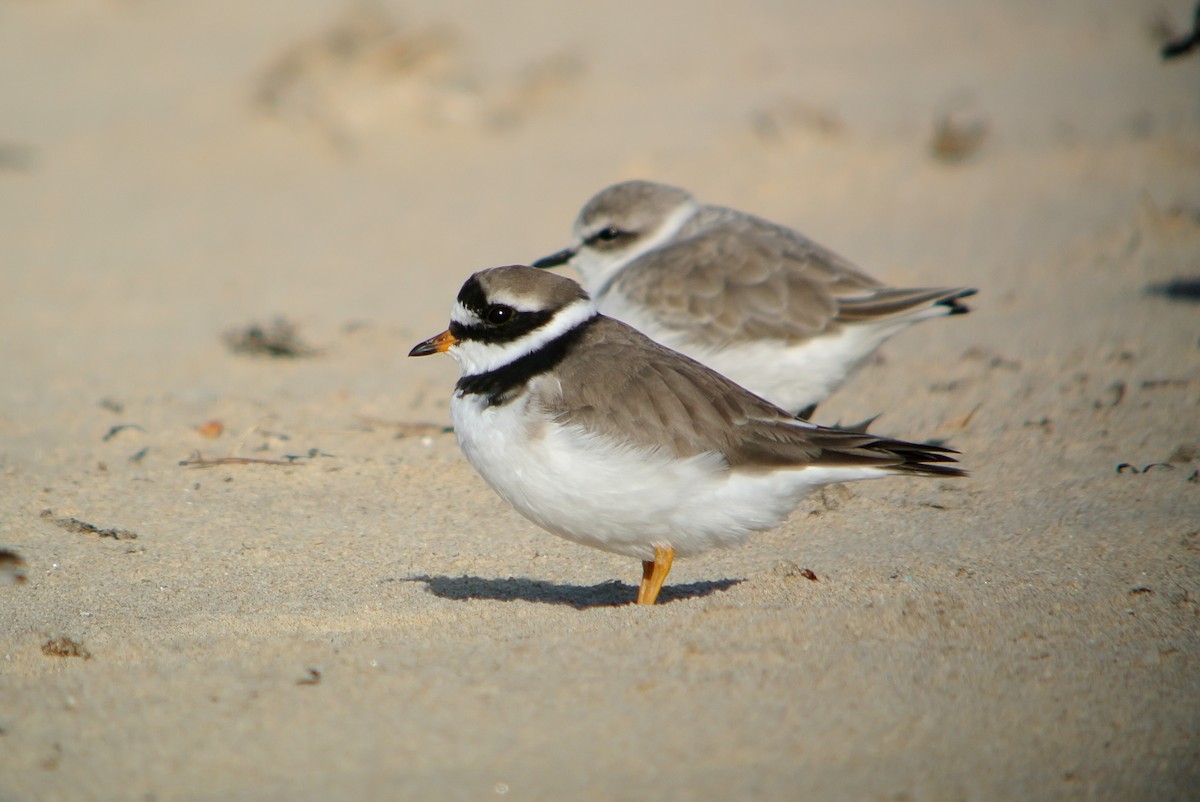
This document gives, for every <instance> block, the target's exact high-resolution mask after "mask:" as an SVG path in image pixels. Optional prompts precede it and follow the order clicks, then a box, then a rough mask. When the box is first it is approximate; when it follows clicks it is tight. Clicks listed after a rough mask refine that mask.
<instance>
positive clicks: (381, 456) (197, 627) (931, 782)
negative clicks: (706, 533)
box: [0, 0, 1200, 800]
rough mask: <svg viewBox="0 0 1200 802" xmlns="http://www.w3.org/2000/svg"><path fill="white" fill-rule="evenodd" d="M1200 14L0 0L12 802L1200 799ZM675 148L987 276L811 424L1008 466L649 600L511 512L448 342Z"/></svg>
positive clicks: (4, 507) (869, 489) (660, 170)
mask: <svg viewBox="0 0 1200 802" xmlns="http://www.w3.org/2000/svg"><path fill="white" fill-rule="evenodd" d="M1191 13H1192V9H1191V5H1190V4H1189V3H1185V2H1180V1H1179V0H1170V1H1169V2H1167V1H1166V0H1164V2H1161V3H1154V2H1135V1H1134V0H1128V2H1116V1H1115V0H1087V1H1086V2H1085V1H1084V0H1079V1H1078V2H1061V3H1053V4H1046V3H1034V2H1014V3H1003V2H983V1H982V0H980V1H979V2H967V3H962V2H951V1H950V0H914V2H911V3H906V4H903V5H897V4H892V3H882V2H866V3H857V4H849V5H841V6H838V7H836V8H835V7H834V6H833V4H827V3H816V2H797V3H783V2H767V1H766V0H763V1H761V2H747V3H738V4H733V3H727V4H717V3H685V2H662V3H643V2H623V1H620V2H611V3H603V4H590V5H586V6H585V5H578V4H568V3H562V4H543V3H534V2H521V1H518V2H509V3H483V2H465V1H459V2H438V3H435V2H430V1H429V0H410V1H409V2H380V3H378V4H376V5H372V6H354V5H347V4H345V3H343V2H340V1H339V0H303V1H301V0H287V1H286V2H285V1H284V0H266V1H264V2H257V3H252V4H247V3H234V2H228V0H214V2H206V3H178V2H174V3H173V2H163V0H110V1H108V2H100V1H99V0H95V1H92V2H84V1H83V0H3V1H0V321H2V322H0V371H2V381H0V547H3V549H4V550H5V551H4V552H3V554H2V555H0V562H2V563H3V564H0V572H2V573H3V576H2V577H0V655H2V660H0V799H4V800H10V799H11V800H29V799H37V800H57V799H64V800H66V799H138V800H173V799H331V798H343V799H402V798H423V799H493V798H510V799H565V798H578V799H633V798H642V799H686V798H707V799H749V798H762V799H799V798H805V799H864V800H867V799H877V800H993V799H995V800H1001V799H1157V800H1167V799H1185V798H1192V799H1194V798H1196V797H1195V794H1196V793H1197V788H1200V477H1198V475H1197V469H1198V468H1200V325H1198V324H1200V314H1198V312H1200V306H1197V305H1196V304H1195V303H1191V302H1188V301H1186V300H1181V299H1177V298H1176V299H1173V298H1170V297H1167V296H1166V295H1164V294H1162V293H1161V292H1154V291H1148V289H1147V288H1153V287H1154V286H1157V285H1162V284H1163V283H1165V282H1169V281H1171V280H1173V279H1176V278H1180V277H1187V276H1192V277H1195V276H1197V275H1200V54H1194V55H1193V56H1192V57H1191V58H1184V59H1180V60H1178V61H1176V62H1171V63H1165V64H1164V63H1162V62H1160V60H1159V58H1158V53H1157V51H1158V47H1159V46H1160V45H1161V36H1162V29H1163V28H1164V26H1168V27H1169V26H1173V27H1174V28H1176V29H1177V30H1179V31H1182V30H1183V29H1185V28H1186V27H1187V26H1188V24H1189V23H1190V19H1191ZM939 127H940V128H941V129H942V134H943V135H942V136H940V137H939V136H938V135H937V131H938V129H939ZM632 177H645V178H651V179H655V180H661V181H667V182H671V183H676V184H679V185H682V186H685V187H688V188H690V189H692V190H693V191H694V192H695V193H696V194H697V195H698V196H699V197H700V198H701V199H702V200H704V201H707V202H712V203H721V204H725V205H731V206H736V207H739V208H742V209H745V210H748V211H752V212H754V213H757V214H760V215H762V216H765V217H768V218H770V219H774V220H777V221H779V222H783V223H786V224H789V225H793V226H795V227H797V228H799V229H801V230H802V231H804V232H806V233H807V234H809V235H810V236H812V237H813V238H814V239H816V240H818V241H819V242H821V243H823V244H825V245H828V246H830V247H832V248H833V249H835V250H837V251H839V252H840V253H842V254H844V255H845V256H847V257H848V258H850V259H852V260H854V261H856V262H857V263H858V264H860V265H861V266H862V267H863V268H864V269H866V270H867V271H868V272H870V273H872V274H873V275H876V276H878V277H879V278H882V279H884V280H887V281H889V282H890V283H892V284H895V285H899V286H905V285H908V286H921V285H934V286H936V285H969V286H975V287H978V288H980V294H979V296H978V297H977V298H976V299H973V300H974V303H973V305H974V307H975V311H974V312H973V313H972V314H970V315H968V316H966V317H961V318H955V319H950V320H939V321H935V322H931V323H926V324H922V325H921V326H919V327H916V328H914V329H910V330H909V331H908V332H906V333H904V334H902V335H900V336H899V337H897V338H895V339H894V340H893V341H892V342H890V343H889V344H888V345H887V346H886V347H885V348H884V350H883V352H882V353H881V355H880V358H879V359H878V360H876V363H875V364H872V365H870V366H868V368H867V369H865V370H864V371H863V372H862V373H861V374H860V375H859V376H858V377H857V378H856V379H855V380H854V381H853V382H852V383H851V384H850V385H848V386H846V387H845V388H844V389H843V390H842V391H841V392H840V393H839V394H838V395H836V396H835V397H834V398H833V399H832V400H831V401H830V402H829V403H827V404H826V405H825V406H823V407H822V409H821V410H820V411H819V412H818V420H820V421H821V422H825V423H832V422H834V421H837V420H839V419H840V420H843V421H854V420H859V419H861V418H864V417H867V416H869V415H872V414H875V413H877V412H883V413H884V414H883V417H882V418H881V419H880V420H879V422H878V423H877V424H875V428H876V430H879V431H882V432H886V433H888V434H893V435H897V436H902V437H906V438H910V439H925V438H935V437H936V438H949V439H950V441H951V442H952V444H953V445H954V446H955V447H957V448H959V449H961V451H962V452H963V460H964V462H965V465H966V466H967V467H968V468H969V469H970V470H971V471H972V473H973V475H972V477H971V478H969V479H966V480H960V481H937V480H904V479H893V480H888V481H884V482H873V483H859V484H857V485H855V486H853V487H849V488H844V489H833V490H830V491H827V492H826V493H824V494H823V495H822V496H821V497H818V498H813V499H810V500H809V501H806V502H805V503H804V504H802V505H801V507H800V508H799V509H798V510H797V512H796V514H795V515H794V516H793V518H792V519H791V521H790V523H789V524H788V525H787V526H785V527H783V528H782V529H780V530H777V531H774V532H770V533H766V534H763V535H761V536H759V537H757V538H756V539H754V540H753V541H752V542H751V543H750V544H749V545H748V546H746V547H745V548H742V549H739V550H735V551H729V552H720V553H713V554H709V555H705V556H703V557H700V558H697V559H694V560H690V561H682V562H680V563H677V564H676V567H675V569H674V571H673V572H672V574H671V577H670V580H669V584H668V587H667V589H666V591H665V592H664V597H663V598H664V601H665V603H663V604H660V605H659V606H657V607H655V608H653V609H638V608H635V607H633V606H631V605H629V604H628V603H629V602H630V601H632V599H633V596H634V593H635V589H634V583H635V581H636V580H637V578H638V576H639V574H638V568H639V566H638V565H636V563H635V562H634V561H631V560H628V559H625V558H620V557H616V556H613V555H609V554H605V553H602V552H598V551H593V550H589V549H585V548H582V547H579V546H575V545H573V544H570V543H567V542H565V541H561V540H558V539H556V538H554V537H552V536H550V535H547V534H545V533H543V532H541V531H540V530H538V529H537V528H536V527H534V526H533V525H532V524H530V523H528V522H526V521H525V520H524V519H522V518H520V517H519V516H518V515H517V514H516V513H514V512H513V511H512V510H510V509H509V508H508V507H507V505H505V504H504V503H503V502H502V501H500V500H499V499H498V498H497V497H496V496H495V495H494V494H493V493H492V492H491V491H490V490H489V489H488V488H487V487H486V486H485V485H484V483H483V482H482V480H480V479H479V478H478V477H477V476H476V475H475V474H474V472H473V471H472V470H471V468H470V467H469V466H468V465H467V463H466V462H465V460H464V459H463V458H462V457H461V456H460V454H459V452H458V449H457V446H456V444H455V442H454V438H453V435H452V434H447V433H445V432H443V431H442V428H443V427H445V426H446V425H447V424H448V415H447V401H448V397H449V393H450V391H451V388H452V385H453V382H454V379H455V377H456V375H457V373H456V368H455V366H454V364H453V362H452V360H450V359H425V360H407V359H406V358H405V354H406V353H407V352H408V349H409V348H410V347H411V346H412V345H413V344H414V343H416V342H417V341H418V340H420V339H424V338H425V337H428V336H430V335H432V334H435V333H437V332H438V331H441V330H442V328H444V326H445V324H446V320H447V316H448V312H449V308H450V305H451V302H452V299H453V296H454V293H455V292H456V291H457V288H458V287H459V285H460V284H461V283H462V281H463V280H464V278H465V277H466V276H467V275H468V274H469V273H471V272H472V271H474V270H477V269H481V268H483V267H488V266H493V265H498V264H507V263H514V262H528V261H530V260H532V259H535V258H537V257H539V256H543V255H545V254H547V253H550V252H552V251H554V250H557V249H558V248H560V247H562V246H564V245H566V244H567V242H568V238H569V235H570V223H571V221H572V220H573V218H574V216H575V214H576V212H577V211H578V208H579V207H580V205H582V203H583V202H584V201H585V200H586V199H587V198H588V197H589V196H590V195H591V194H592V193H594V192H595V191H597V190H599V189H601V188H602V187H604V186H606V185H608V184H609V183H612V182H614V181H617V180H621V179H625V178H632ZM277 317H282V318H285V319H286V320H288V321H290V322H291V323H292V324H294V325H295V327H296V333H297V334H298V336H299V337H300V338H301V339H302V340H303V342H304V343H306V344H307V345H308V346H309V347H311V348H312V349H314V351H315V353H314V354H311V355H308V356H300V357H297V358H290V359H289V358H269V357H254V356H248V355H245V354H240V353H235V352H234V351H233V350H231V348H230V347H229V344H228V342H227V341H226V339H225V335H226V333H227V332H230V331H236V330H243V331H244V330H245V329H246V328H247V327H249V326H253V325H259V326H270V325H271V324H272V321H274V320H275V319H276V318H277ZM210 421H218V422H219V423H220V424H221V426H220V427H217V426H215V425H212V426H208V427H207V428H204V424H207V423H209V422H210ZM415 424H428V425H427V426H425V427H421V426H416V425H415ZM125 426H128V427H129V428H121V427H125ZM218 428H220V429H221V431H220V432H218V431H217V429H218ZM214 434H215V435H216V436H215V437H214V436H212V435H214ZM197 452H198V454H199V458H200V459H209V460H211V459H215V458H220V457H245V458H253V459H259V460H270V461H273V462H267V463H249V464H237V463H233V464H231V463H223V464H216V465H207V466H205V465H203V464H201V465H199V466H195V465H193V466H186V465H181V464H180V463H181V461H185V460H188V459H189V457H194V456H195V455H196V453H197ZM280 462H282V463H285V464H276V463H280ZM1123 464H1127V467H1124V468H1121V469H1120V470H1118V466H1120V465H1123ZM1147 466H1149V467H1147ZM89 525H90V527H91V528H89ZM135 536H136V537H135ZM805 569H808V570H811V571H812V572H814V573H815V575H816V577H817V581H811V580H810V579H807V578H805V576H804V571H805Z"/></svg>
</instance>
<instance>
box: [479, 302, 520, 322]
mask: <svg viewBox="0 0 1200 802" xmlns="http://www.w3.org/2000/svg"><path fill="white" fill-rule="evenodd" d="M516 313H517V312H516V310H515V309H513V308H512V307H511V306H504V305H503V304H496V305H495V306H489V307H488V309H487V313H486V314H484V316H483V317H484V319H485V320H487V322H488V325H489V326H503V325H504V324H505V323H507V322H508V321H510V320H512V319H513V315H515V314H516Z"/></svg>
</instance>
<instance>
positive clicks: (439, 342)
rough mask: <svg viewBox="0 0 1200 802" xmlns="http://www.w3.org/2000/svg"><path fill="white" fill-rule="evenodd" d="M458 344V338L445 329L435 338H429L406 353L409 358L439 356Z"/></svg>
mask: <svg viewBox="0 0 1200 802" xmlns="http://www.w3.org/2000/svg"><path fill="white" fill-rule="evenodd" d="M456 342H458V338H457V337H455V336H454V335H453V334H451V333H450V330H449V329H446V330H445V331H443V332H442V333H441V334H439V335H437V336H436V337H430V338H429V339H428V340H426V341H425V342H423V343H419V344H418V345H417V346H416V347H415V348H413V349H412V350H411V351H409V352H408V355H409V356H429V355H430V354H440V353H442V352H443V351H445V350H446V349H447V348H449V347H450V346H452V345H454V344H455V343H456Z"/></svg>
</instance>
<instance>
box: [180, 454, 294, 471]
mask: <svg viewBox="0 0 1200 802" xmlns="http://www.w3.org/2000/svg"><path fill="white" fill-rule="evenodd" d="M298 459H300V458H299V457H294V458H292V459H260V458H258V457H204V456H201V454H200V452H199V451H193V452H192V455H191V456H190V457H188V458H187V459H183V460H180V461H179V464H180V465H182V466H183V467H185V468H211V467H213V466H214V465H296V464H300V465H303V464H304V463H297V460H298Z"/></svg>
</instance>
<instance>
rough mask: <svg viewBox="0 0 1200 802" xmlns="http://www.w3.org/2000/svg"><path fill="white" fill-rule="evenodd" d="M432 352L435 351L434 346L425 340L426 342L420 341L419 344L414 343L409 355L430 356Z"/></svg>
mask: <svg viewBox="0 0 1200 802" xmlns="http://www.w3.org/2000/svg"><path fill="white" fill-rule="evenodd" d="M432 353H434V351H433V348H432V347H431V346H430V345H429V343H427V342H424V343H418V344H417V345H414V346H413V349H412V350H411V351H409V352H408V355H409V356H429V355H430V354H432Z"/></svg>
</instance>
